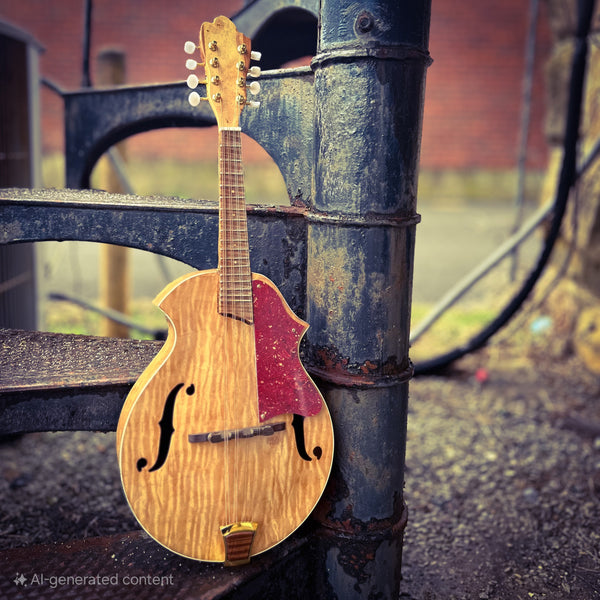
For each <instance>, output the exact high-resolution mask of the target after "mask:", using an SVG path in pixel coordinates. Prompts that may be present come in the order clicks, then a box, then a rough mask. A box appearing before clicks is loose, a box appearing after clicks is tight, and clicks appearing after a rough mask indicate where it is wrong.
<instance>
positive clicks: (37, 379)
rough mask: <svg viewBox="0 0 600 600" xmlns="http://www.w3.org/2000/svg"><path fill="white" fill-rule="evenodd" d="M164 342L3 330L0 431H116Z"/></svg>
mask: <svg viewBox="0 0 600 600" xmlns="http://www.w3.org/2000/svg"><path fill="white" fill-rule="evenodd" d="M162 343H163V342H154V341H139V340H119V339H109V338H99V337H93V336H81V335H65V334H56V333H54V334H53V333H42V332H33V331H20V330H8V329H3V330H0V434H14V433H26V432H33V431H73V430H87V431H91V430H94V431H113V430H114V429H115V428H116V424H117V420H118V417H119V413H120V410H121V406H122V404H123V401H124V400H125V397H126V396H127V393H128V392H129V389H130V388H131V386H132V385H133V383H134V381H135V380H136V379H137V378H138V377H139V375H140V374H141V372H142V371H143V370H144V369H145V367H146V366H147V365H148V363H149V362H150V361H151V360H152V358H153V357H154V355H155V354H156V353H157V352H158V350H159V348H160V347H161V345H162Z"/></svg>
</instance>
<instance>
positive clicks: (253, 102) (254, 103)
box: [246, 100, 260, 108]
mask: <svg viewBox="0 0 600 600" xmlns="http://www.w3.org/2000/svg"><path fill="white" fill-rule="evenodd" d="M246 106H249V107H250V108H258V107H259V106H260V102H258V101H257V100H249V101H248V102H246Z"/></svg>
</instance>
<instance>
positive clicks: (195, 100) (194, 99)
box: [188, 92, 201, 106]
mask: <svg viewBox="0 0 600 600" xmlns="http://www.w3.org/2000/svg"><path fill="white" fill-rule="evenodd" d="M200 100H201V98H200V94H199V93H198V92H192V93H191V94H190V95H189V96H188V102H189V103H190V104H191V105H192V106H198V104H200Z"/></svg>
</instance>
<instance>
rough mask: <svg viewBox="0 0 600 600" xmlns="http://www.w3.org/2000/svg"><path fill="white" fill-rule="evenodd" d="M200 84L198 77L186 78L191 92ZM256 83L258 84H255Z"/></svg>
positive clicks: (193, 75)
mask: <svg viewBox="0 0 600 600" xmlns="http://www.w3.org/2000/svg"><path fill="white" fill-rule="evenodd" d="M199 83H200V81H199V79H198V76H197V75H195V74H194V73H190V74H189V76H188V78H187V85H188V87H189V88H190V89H191V90H195V89H196V88H197V87H198V84H199ZM256 83H258V82H256Z"/></svg>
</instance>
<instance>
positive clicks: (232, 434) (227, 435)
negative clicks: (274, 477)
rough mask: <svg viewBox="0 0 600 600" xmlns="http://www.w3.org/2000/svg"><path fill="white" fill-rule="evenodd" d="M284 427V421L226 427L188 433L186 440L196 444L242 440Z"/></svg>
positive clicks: (266, 434) (270, 433) (280, 429)
mask: <svg viewBox="0 0 600 600" xmlns="http://www.w3.org/2000/svg"><path fill="white" fill-rule="evenodd" d="M284 429H285V421H281V422H280V423H270V424H267V425H258V426H257V427H244V428H243V429H228V430H225V431H210V432H208V433H190V434H189V435H188V442H190V444H198V443H201V442H210V443H211V444H218V443H219V442H225V441H230V440H243V439H247V438H252V437H257V436H259V435H263V436H270V435H273V434H274V433H275V432H277V431H283V430H284Z"/></svg>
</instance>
